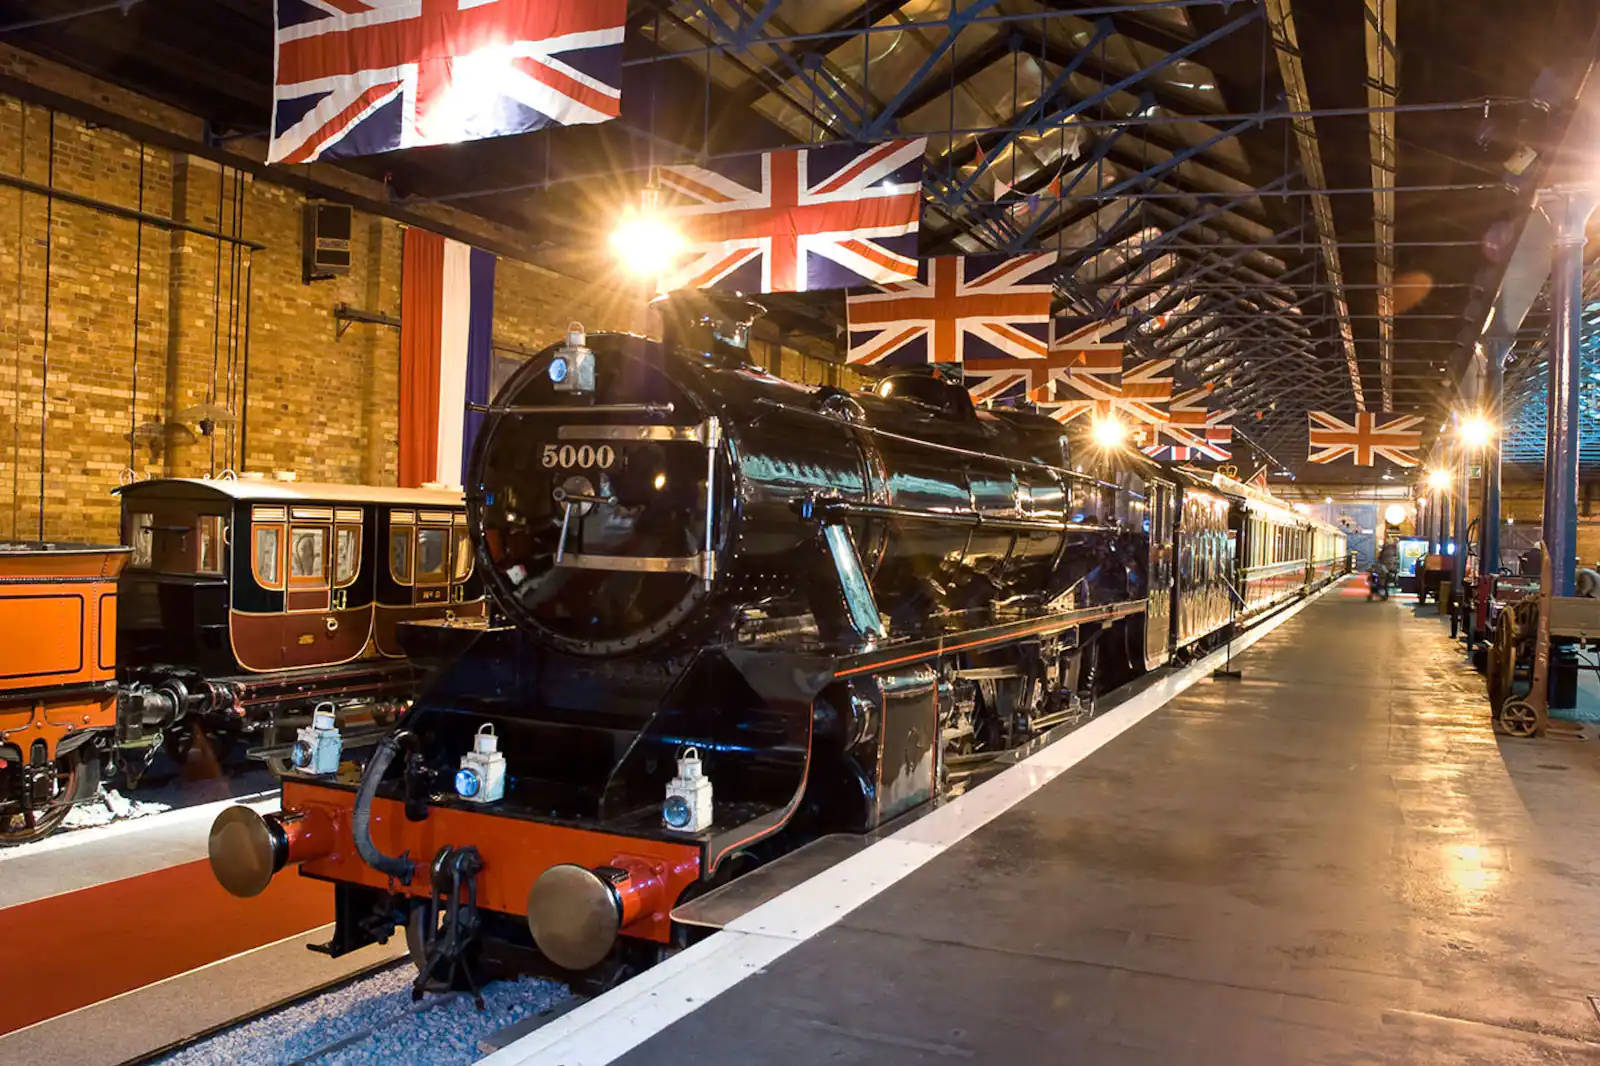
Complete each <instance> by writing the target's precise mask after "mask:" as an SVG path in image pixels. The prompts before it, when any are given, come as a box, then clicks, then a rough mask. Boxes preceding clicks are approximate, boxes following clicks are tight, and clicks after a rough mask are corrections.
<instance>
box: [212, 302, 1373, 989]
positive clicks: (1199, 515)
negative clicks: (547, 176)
mask: <svg viewBox="0 0 1600 1066" xmlns="http://www.w3.org/2000/svg"><path fill="white" fill-rule="evenodd" d="M756 310H757V309H755V308H754V307H753V306H750V305H740V306H736V307H734V308H733V309H732V313H730V312H729V307H728V305H727V304H725V303H717V302H713V301H712V299H711V298H708V297H704V296H701V297H699V298H697V299H696V300H695V301H693V302H689V301H685V300H683V299H682V298H676V299H675V302H673V303H672V304H670V305H669V306H668V307H667V309H666V311H665V312H664V318H665V320H666V322H665V329H664V331H663V332H664V338H665V339H664V340H663V341H662V342H660V343H657V342H653V341H650V340H647V339H644V338H640V337H635V336H628V335H617V334H606V335H594V336H588V337H585V335H584V334H583V332H582V330H581V327H578V326H576V324H574V326H573V327H572V329H571V331H570V332H569V335H568V337H567V340H566V342H565V343H564V344H560V345H555V346H552V347H551V348H549V349H547V350H546V351H545V352H543V353H542V354H541V355H540V356H538V357H536V358H534V359H533V360H530V362H529V363H528V364H527V365H525V366H524V367H523V368H522V370H521V371H520V372H519V373H518V375H517V376H516V377H514V378H513V379H512V380H511V381H510V382H509V383H508V384H507V385H506V386H505V388H504V389H503V390H502V391H501V393H500V395H499V396H498V397H497V398H496V399H495V401H494V403H493V404H492V405H490V406H489V408H488V410H487V412H486V421H485V425H484V428H483V431H482V433H481V435H480V437H479V439H478V442H477V445H476V447H475V450H474V454H473V457H472V462H471V468H470V474H469V480H468V490H467V508H468V525H469V529H470V531H471V535H472V539H473V543H474V546H475V551H476V554H477V564H478V570H479V571H480V572H481V573H482V575H483V577H484V579H485V582H486V585H487V591H488V593H489V596H490V599H491V602H492V605H493V608H494V610H493V612H492V615H491V618H490V620H489V623H488V624H487V625H486V626H485V627H484V628H483V630H482V631H481V632H479V633H477V634H476V635H474V637H473V638H472V639H471V640H470V642H467V643H466V646H465V647H464V648H463V649H462V650H460V652H459V654H458V656H457V657H456V658H455V659H454V661H453V663H452V664H451V665H449V666H448V667H446V668H445V669H444V670H442V671H441V672H440V673H439V674H438V675H436V677H435V679H434V681H433V682H432V684H431V686H430V687H429V688H428V689H427V691H425V692H424V694H423V695H422V696H421V697H419V699H418V700H417V701H416V702H415V704H414V705H413V706H412V707H411V709H410V710H409V712H408V713H407V714H406V715H405V716H404V717H403V719H402V720H401V722H400V723H399V727H398V729H397V730H396V732H394V733H393V734H391V735H390V736H388V737H387V738H385V739H384V740H383V742H382V743H381V744H380V745H379V748H378V751H377V753H376V754H375V755H374V756H373V758H372V759H371V761H370V762H369V763H368V765H367V767H366V770H365V772H364V774H363V775H362V777H361V779H360V782H359V784H356V783H353V782H347V781H343V780H340V779H339V778H338V777H337V776H335V775H321V776H318V775H313V774H307V773H296V774H290V775H289V776H288V777H287V778H286V779H285V781H284V786H283V809H282V811H281V812H280V813H277V814H272V815H267V816H265V817H263V816H261V815H258V814H256V813H255V812H253V811H251V810H250V809H248V808H245V807H236V808H233V809H230V810H228V811H225V812H224V813H223V814H222V815H221V816H219V818H218V819H217V821H216V823H215V825H214V826H213V829H212V832H211V840H210V845H211V863H212V867H213V870H214V872H215V874H216V876H217V877H218V879H219V880H220V881H221V883H222V884H223V885H224V886H225V887H227V888H228V889H229V890H230V891H232V892H234V893H235V894H237V895H241V896H248V895H253V894H255V893H258V892H260V891H262V890H263V889H264V888H265V886H266V885H267V883H268V882H269V880H270V878H271V877H272V876H273V875H274V873H275V872H277V871H279V870H281V869H283V868H284V867H285V866H289V865H298V866H299V867H300V871H301V873H302V874H303V875H305V876H309V877H314V878H320V879H323V880H327V881H331V882H333V883H334V884H335V886H336V915H335V917H336V921H337V924H336V927H335V931H334V934H333V937H332V939H331V941H330V942H329V943H328V944H327V945H325V946H323V947H322V948H321V950H324V951H326V952H328V953H330V954H334V955H338V954H342V953H344V952H348V951H351V950H354V949H356V948H358V947H361V946H362V945H365V944H368V943H371V942H373V941H375V940H385V939H387V938H388V936H390V935H391V934H392V933H393V931H394V930H395V929H396V928H401V929H404V930H405V934H406V937H407V942H408V944H409V946H410V948H411V952H412V955H413V957H414V959H415V961H416V963H417V966H418V970H419V973H418V975H417V985H416V988H417V990H418V992H419V994H420V992H421V990H423V989H425V988H428V987H437V986H439V985H442V984H454V985H455V986H457V987H461V986H463V985H465V986H475V984H476V982H477V980H478V979H479V976H480V973H481V971H482V969H483V968H485V967H501V966H505V967H509V968H512V969H515V970H519V971H524V972H528V971H545V972H551V971H553V972H556V973H559V974H562V975H564V976H565V977H566V978H567V979H570V980H581V979H599V978H600V977H603V976H604V975H606V974H613V973H615V972H616V971H617V970H618V969H619V968H626V967H629V966H633V965H638V964H641V963H644V962H648V961H650V959H651V958H652V957H653V955H654V953H657V952H659V951H661V950H670V948H671V947H672V946H673V945H674V944H675V943H676V942H677V941H678V938H681V936H682V935H683V934H684V930H683V929H682V927H681V926H680V925H678V924H677V923H675V922H674V918H673V912H674V908H675V907H679V906H681V905H683V904H684V903H685V902H687V901H689V900H691V899H693V898H695V897H697V896H699V895H701V894H703V893H705V892H707V891H708V890H711V889H714V888H716V887H718V886H720V885H722V884H724V883H726V882H728V881H729V880H731V879H732V878H734V877H736V876H738V875H739V874H740V873H741V872H743V871H745V870H748V869H750V868H751V867H753V866H754V865H756V864H759V863H761V862H763V861H766V860H768V859H771V858H773V857H775V856H778V855H780V854H783V853H785V852H787V851H789V850H791V849H793V848H795V847H797V846H798V845H800V844H802V843H804V842H806V841H810V840H813V839H816V838H817V837H819V836H821V835H823V834H829V833H839V832H850V833H862V832H866V831H869V830H873V829H875V828H878V827H882V826H885V825H887V824H889V823H891V822H892V821H893V820H895V819H896V818H899V817H902V816H904V815H906V814H907V813H908V812H911V811H913V810H914V809H916V808H918V807H920V806H922V805H924V804H926V803H928V802H929V801H930V800H932V799H933V798H934V797H935V796H937V795H939V794H940V793H941V792H942V791H944V790H947V789H949V788H952V787H955V786H956V785H958V784H959V783H960V782H962V781H964V780H966V779H968V778H969V777H970V776H971V775H972V774H973V773H975V772H979V771H980V770H981V768H982V767H983V766H984V765H985V764H987V763H992V762H993V760H994V759H995V758H996V756H997V755H998V754H999V753H1003V752H1006V751H1009V750H1012V749H1014V748H1016V747H1017V746H1018V745H1021V744H1023V743H1025V742H1027V741H1029V740H1030V739H1033V738H1036V737H1038V736H1039V735H1041V734H1042V733H1044V732H1046V731H1048V730H1050V729H1052V728H1053V727H1056V726H1060V725H1062V724H1064V723H1069V722H1071V721H1073V720H1075V719H1080V718H1083V717H1085V716H1087V715H1089V714H1091V713H1092V711H1093V704H1094V700H1095V697H1096V694H1097V693H1103V692H1104V691H1106V690H1107V689H1108V688H1110V687H1112V686H1114V685H1116V684H1118V683H1120V682H1121V681H1123V680H1124V679H1126V678H1128V677H1131V676H1132V675H1134V674H1137V673H1139V672H1141V671H1143V670H1145V669H1147V668H1150V667H1153V666H1156V665H1158V664H1162V663H1165V662H1167V661H1169V660H1171V659H1173V658H1175V657H1179V656H1185V655H1191V654H1194V653H1196V652H1197V651H1199V650H1202V649H1204V648H1206V647H1208V646H1209V645H1211V644H1212V643H1213V642H1215V641H1216V640H1218V639H1219V638H1220V637H1221V636H1222V635H1224V634H1226V633H1227V632H1228V630H1229V629H1230V628H1231V627H1232V626H1234V625H1236V624H1239V623H1240V622H1241V621H1242V620H1243V619H1245V618H1247V617H1249V616H1250V615H1251V614H1254V613H1257V612H1260V611H1264V610H1267V609H1269V608H1270V607H1272V606H1273V605H1274V604H1277V603H1281V602H1283V601H1285V600H1287V599H1289V598H1292V597H1296V596H1300V595H1303V594H1304V593H1305V592H1306V591H1307V590H1308V589H1311V588H1314V587H1316V586H1317V585H1319V584H1321V583H1323V582H1325V581H1327V580H1328V579H1329V578H1331V577H1332V576H1333V575H1334V574H1335V573H1337V572H1340V571H1341V570H1342V569H1343V567H1344V562H1343V559H1344V553H1345V549H1344V543H1343V535H1342V534H1340V533H1339V532H1338V531H1337V530H1334V529H1332V528H1331V527H1325V526H1321V525H1319V524H1317V523H1313V522H1311V521H1309V520H1307V519H1305V518H1302V517H1301V516H1299V515H1296V514H1294V513H1293V512H1291V511H1289V510H1288V509H1286V508H1284V507H1282V506H1281V505H1280V504H1278V503H1276V502H1275V501H1273V500H1272V499H1271V498H1270V497H1268V496H1266V495H1265V494H1261V493H1256V492H1254V491H1252V490H1249V489H1246V488H1245V487H1244V486H1242V485H1239V484H1237V483H1236V482H1231V481H1228V480H1227V479H1222V478H1217V477H1215V476H1210V477H1208V476H1205V475H1202V474H1199V473H1198V472H1195V471H1191V470H1188V469H1184V468H1175V467H1165V466H1160V465H1157V464H1154V463H1152V462H1150V461H1148V460H1146V459H1145V458H1144V457H1142V456H1140V455H1137V454H1132V453H1130V452H1128V451H1127V450H1122V449H1118V450H1109V451H1108V450H1100V449H1096V448H1094V447H1093V446H1092V445H1090V444H1088V443H1087V442H1084V441H1078V440H1075V439H1072V438H1070V437H1068V436H1066V435H1064V434H1063V431H1062V427H1061V426H1060V425H1058V424H1057V423H1055V422H1054V421H1052V420H1051V419H1049V418H1047V417H1045V416H1043V415H1040V414H1036V413H1031V412H1023V411H1003V410H978V409H975V408H974V406H973V404H972V402H971V400H970V398H969V395H968V393H967V392H966V391H965V390H964V389H963V388H961V387H960V385H959V384H956V383H953V382H949V381H946V380H943V379H941V378H939V377H937V376H934V375H931V374H928V373H925V372H920V371H919V372H904V373H895V374H891V375H889V376H888V377H886V378H884V379H883V380H882V381H881V382H880V383H879V385H878V387H877V388H876V389H875V390H874V391H873V392H871V393H867V394H859V393H857V394H852V393H846V392H844V391H841V390H838V389H833V388H827V387H822V388H812V387H804V386H801V385H796V384H794V383H791V382H788V381H784V380H781V379H779V378H776V377H774V376H772V375H770V374H768V373H767V372H765V371H763V370H761V369H759V368H757V367H755V366H752V365H751V364H750V363H749V361H748V359H747V358H746V343H747V339H748V334H749V328H750V324H751V321H752V318H753V316H754V314H755V312H756ZM403 630H404V637H405V638H408V639H417V640H424V639H426V640H430V641H432V640H434V639H436V638H437V637H438V635H439V634H438V632H437V627H436V626H429V625H427V624H419V625H415V626H407V627H403Z"/></svg>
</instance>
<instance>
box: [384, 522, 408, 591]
mask: <svg viewBox="0 0 1600 1066" xmlns="http://www.w3.org/2000/svg"><path fill="white" fill-rule="evenodd" d="M389 576H390V577H393V578H394V580H395V583H396V584H400V585H409V584H411V527H410V526H396V527H394V528H393V529H391V530H389Z"/></svg>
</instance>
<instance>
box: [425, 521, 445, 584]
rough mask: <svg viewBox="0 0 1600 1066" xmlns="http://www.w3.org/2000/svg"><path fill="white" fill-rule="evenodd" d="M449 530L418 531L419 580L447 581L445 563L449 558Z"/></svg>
mask: <svg viewBox="0 0 1600 1066" xmlns="http://www.w3.org/2000/svg"><path fill="white" fill-rule="evenodd" d="M449 542H450V531H449V530H448V529H419V530H417V580H418V581H420V582H438V581H443V580H444V579H445V572H444V570H445V561H446V559H447V557H448V556H449V554H450V553H449V551H448V545H449Z"/></svg>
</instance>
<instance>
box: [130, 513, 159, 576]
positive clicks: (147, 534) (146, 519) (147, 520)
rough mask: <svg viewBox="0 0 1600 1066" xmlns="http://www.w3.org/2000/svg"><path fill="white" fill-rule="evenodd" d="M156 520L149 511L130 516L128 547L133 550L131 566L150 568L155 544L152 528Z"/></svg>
mask: <svg viewBox="0 0 1600 1066" xmlns="http://www.w3.org/2000/svg"><path fill="white" fill-rule="evenodd" d="M154 524H155V519H154V517H152V516H151V515H150V513H149V512H148V511H138V512H135V513H133V514H130V515H129V516H128V547H130V548H132V549H133V554H132V557H131V558H130V559H129V560H128V565H129V566H149V565H150V561H151V559H152V558H153V556H152V545H153V544H154V531H153V530H152V529H151V528H150V527H151V526H152V525H154Z"/></svg>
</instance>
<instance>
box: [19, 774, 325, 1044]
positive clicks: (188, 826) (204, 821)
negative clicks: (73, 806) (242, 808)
mask: <svg viewBox="0 0 1600 1066" xmlns="http://www.w3.org/2000/svg"><path fill="white" fill-rule="evenodd" d="M239 799H242V800H245V801H246V802H248V803H249V804H250V805H251V806H254V807H256V808H257V809H258V810H276V809H277V807H278V799H277V795H276V792H275V791H274V792H273V793H272V794H264V795H258V796H247V797H239ZM233 802H234V799H232V798H230V799H222V800H218V801H216V802H214V803H209V804H202V805H199V806H193V807H187V808H183V809H178V810H172V811H168V812H165V813H162V814H156V815H152V816H149V817H146V818H141V819H137V820H133V821H127V822H117V823H113V824H111V825H107V826H101V827H98V828H92V829H83V830H77V831H73V832H67V833H60V834H58V835H56V836H52V837H49V838H46V839H45V840H43V841H39V842H37V843H34V844H26V845H22V846H20V847H16V848H11V849H7V850H6V851H4V852H0V930H3V934H0V935H3V936H4V938H5V943H6V950H5V952H4V954H3V956H0V957H4V958H5V959H6V960H8V961H10V962H18V961H20V960H24V959H25V960H27V963H26V965H8V966H6V967H4V968H3V969H0V1064H4V1063H10V1062H45V1061H51V1058H50V1057H49V1056H46V1057H43V1058H41V1057H37V1056H36V1055H34V1052H35V1050H38V1049H41V1048H44V1049H47V1048H54V1049H55V1052H56V1053H57V1054H59V1053H60V1052H61V1049H62V1048H63V1047H64V1046H65V1047H75V1048H78V1050H80V1051H82V1052H83V1053H82V1054H74V1055H72V1056H71V1057H70V1061H73V1062H81V1063H91V1062H121V1061H124V1060H125V1059H127V1058H129V1057H130V1055H131V1053H132V1051H133V1050H137V1049H138V1048H139V1047H140V1046H142V1045H141V1044H140V1042H141V1041H144V1040H145V1039H146V1038H147V1036H148V1035H149V1031H150V1029H149V1025H148V1024H147V1023H150V1022H151V1019H152V1018H153V1017H154V1016H155V1014H156V1013H158V1012H155V1011H153V1009H152V1008H151V1007H150V1002H151V1001H150V997H149V995H148V990H149V989H150V988H153V987H156V986H160V985H162V984H163V983H164V982H169V981H173V980H176V979H178V978H179V977H180V976H182V975H189V974H200V973H202V972H203V971H204V972H205V974H204V976H200V977H198V978H195V979H193V980H192V988H191V991H190V993H189V997H188V998H187V999H186V1000H180V1001H176V1005H175V1006H173V1007H170V1008H166V1009H170V1010H171V1012H172V1013H173V1014H175V1015H176V1014H179V1013H187V1014H189V1015H193V1013H194V1010H193V1008H194V1005H195V1003H196V1002H200V1003H203V1004H205V1005H206V1007H207V1008H208V1009H209V1008H211V1007H213V1006H218V1007H219V1009H221V1006H220V1005H226V1007H227V1008H228V1009H233V1007H234V1005H235V998H236V997H231V996H224V995H220V994H217V987H218V986H217V985H216V984H215V980H216V978H217V977H218V974H219V972H212V971H210V970H209V968H211V967H215V966H216V965H217V964H218V963H219V962H221V961H223V960H228V959H231V958H234V957H237V956H241V955H243V954H247V953H249V952H252V951H254V950H256V949H259V948H261V947H262V946H263V945H273V944H277V943H279V942H284V941H287V940H291V939H294V938H296V937H300V936H302V935H303V934H306V933H308V931H312V930H315V929H317V928H318V927H320V926H322V925H324V923H326V922H327V920H328V916H329V915H330V913H331V912H332V905H333V903H332V895H333V894H332V892H331V890H330V889H329V888H328V886H327V885H324V884H321V883H319V882H314V881H308V880H305V879H303V878H297V877H295V878H277V879H275V880H274V882H273V884H272V885H271V886H269V888H268V890H267V891H266V892H264V893H262V894H261V895H260V896H258V897H256V898H254V899H249V900H241V899H236V898H234V897H233V896H230V895H228V893H227V892H226V891H225V890H223V889H222V887H221V886H219V885H218V884H217V882H216V879H215V878H214V877H213V876H212V875H211V869H210V864H209V863H208V862H207V859H206V841H207V835H208V833H209V831H210V827H211V821H212V819H214V818H215V817H216V816H217V814H218V813H219V812H220V811H221V810H222V809H223V808H225V807H228V806H230V805H232V803H233ZM306 939H311V938H310V937H307V938H306ZM321 939H326V936H323V937H322V938H321ZM298 951H299V954H300V955H306V956H309V957H311V958H321V957H320V956H310V953H308V952H305V950H304V948H303V947H300V948H298ZM295 958H296V960H298V956H295ZM325 961H326V960H324V962H325ZM196 989H209V993H207V992H202V993H201V994H200V996H199V997H198V1000H197V999H196V998H195V990H196ZM141 990H144V991H145V993H146V994H145V996H144V998H138V996H139V993H140V991H141ZM167 991H168V992H171V991H173V989H171V988H168V989H167ZM208 994H210V995H212V996H213V998H211V999H208ZM253 994H254V993H253ZM129 997H134V998H131V999H130V998H129ZM137 1003H142V1004H143V1007H142V1008H140V1010H139V1011H138V1012H137V1014H135V1015H134V1016H133V1018H132V1019H131V1020H132V1021H133V1023H134V1024H132V1025H130V1024H129V1021H130V1018H129V1017H127V1016H125V1014H124V1013H119V1012H127V1011H129V1010H130V1009H131V1008H133V1007H134V1006H135V1004H137ZM85 1012H96V1016H97V1017H98V1016H100V1015H104V1016H106V1017H108V1018H111V1017H115V1018H117V1019H118V1022H117V1024H115V1025H113V1024H110V1023H107V1024H105V1025H99V1024H96V1023H91V1022H90V1021H89V1019H88V1015H87V1014H86V1013H85ZM190 1020H191V1021H192V1018H191V1019H190ZM91 1030H93V1031H94V1032H97V1033H101V1034H107V1035H109V1037H110V1039H109V1041H108V1044H107V1047H106V1048H104V1049H103V1050H97V1051H96V1052H95V1053H93V1054H91V1053H89V1051H88V1050H87V1047H88V1046H87V1045H85V1044H82V1038H83V1037H84V1035H85V1034H87V1033H89V1032H90V1031H91ZM63 1034H69V1035H70V1036H71V1041H69V1042H68V1043H66V1044H63V1043H62V1039H63ZM158 1046H160V1044H159V1043H157V1044H153V1045H149V1048H154V1047H158ZM149 1048H147V1050H148V1049H149ZM56 1061H67V1060H56Z"/></svg>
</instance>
